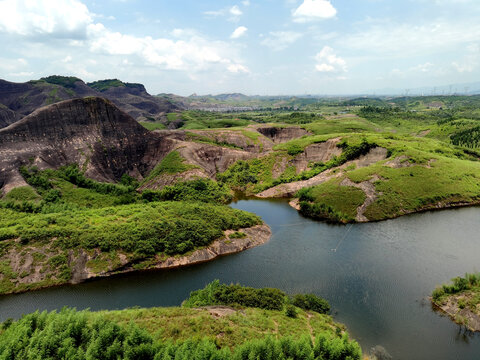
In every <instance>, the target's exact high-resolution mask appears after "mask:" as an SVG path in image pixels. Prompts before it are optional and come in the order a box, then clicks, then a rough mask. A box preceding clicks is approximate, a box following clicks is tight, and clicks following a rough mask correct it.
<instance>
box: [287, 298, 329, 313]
mask: <svg viewBox="0 0 480 360" xmlns="http://www.w3.org/2000/svg"><path fill="white" fill-rule="evenodd" d="M292 304H293V305H295V306H297V307H299V308H301V309H304V310H311V311H315V312H318V313H319V314H327V313H328V312H329V311H330V304H329V303H328V302H327V300H325V299H322V298H320V297H318V296H316V295H314V294H305V295H303V294H298V295H295V296H294V297H293V299H292Z"/></svg>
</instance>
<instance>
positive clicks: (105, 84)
mask: <svg viewBox="0 0 480 360" xmlns="http://www.w3.org/2000/svg"><path fill="white" fill-rule="evenodd" d="M86 96H98V97H103V98H106V99H109V100H111V101H112V102H113V103H115V104H116V105H117V106H118V107H119V108H120V109H122V110H123V111H125V112H127V113H128V114H129V115H131V116H132V117H133V118H135V119H136V120H137V121H146V120H150V121H155V120H161V119H164V118H165V115H166V114H167V113H169V112H175V111H179V110H180V109H181V107H180V106H179V105H178V104H174V103H172V102H171V101H169V100H168V99H166V98H161V97H154V96H152V95H150V94H149V93H148V92H147V91H146V89H145V87H144V86H143V85H142V84H130V83H123V82H122V81H120V80H117V79H114V80H100V81H96V82H93V83H89V84H86V83H85V82H83V81H82V80H81V79H79V78H76V77H70V76H57V75H54V76H49V77H45V78H41V79H40V80H32V81H29V82H26V83H13V82H9V81H5V80H0V128H2V127H5V126H8V125H9V124H11V123H13V122H15V121H18V120H19V119H21V118H23V117H24V116H26V115H28V114H30V113H32V112H33V111H35V110H36V109H38V108H40V107H42V106H45V105H50V104H53V103H56V102H59V101H63V100H68V99H74V98H83V97H86Z"/></svg>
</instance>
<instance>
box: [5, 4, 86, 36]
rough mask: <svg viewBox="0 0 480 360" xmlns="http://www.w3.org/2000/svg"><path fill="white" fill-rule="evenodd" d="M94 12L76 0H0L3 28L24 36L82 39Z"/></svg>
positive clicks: (8, 31)
mask: <svg viewBox="0 0 480 360" xmlns="http://www.w3.org/2000/svg"><path fill="white" fill-rule="evenodd" d="M90 23H92V14H91V13H90V12H89V11H88V8H87V7H86V6H85V5H84V4H82V3H81V2H80V1H77V0H61V1H50V0H3V1H0V31H1V32H7V33H10V34H16V35H22V36H31V37H35V36H45V35H46V36H49V37H53V38H70V39H83V38H85V36H86V27H87V25H88V24H90Z"/></svg>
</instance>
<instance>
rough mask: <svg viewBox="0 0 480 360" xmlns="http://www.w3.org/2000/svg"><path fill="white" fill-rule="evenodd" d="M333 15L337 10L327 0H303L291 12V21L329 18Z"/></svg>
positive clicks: (302, 21) (301, 21)
mask: <svg viewBox="0 0 480 360" xmlns="http://www.w3.org/2000/svg"><path fill="white" fill-rule="evenodd" d="M335 15H337V10H336V9H335V8H334V7H333V5H332V4H331V3H330V1H329V0H304V1H303V3H302V4H301V5H300V6H299V7H298V8H297V9H296V10H295V11H294V12H293V13H292V16H293V21H295V22H298V23H306V22H312V21H318V20H323V19H330V18H333V17H335Z"/></svg>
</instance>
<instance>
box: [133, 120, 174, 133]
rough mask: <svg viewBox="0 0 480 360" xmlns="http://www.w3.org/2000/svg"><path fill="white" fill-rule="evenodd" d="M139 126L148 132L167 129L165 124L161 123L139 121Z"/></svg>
mask: <svg viewBox="0 0 480 360" xmlns="http://www.w3.org/2000/svg"><path fill="white" fill-rule="evenodd" d="M140 125H142V126H143V127H144V128H145V129H147V130H150V131H153V130H165V129H166V128H167V127H166V126H165V124H164V123H161V122H150V121H140Z"/></svg>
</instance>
